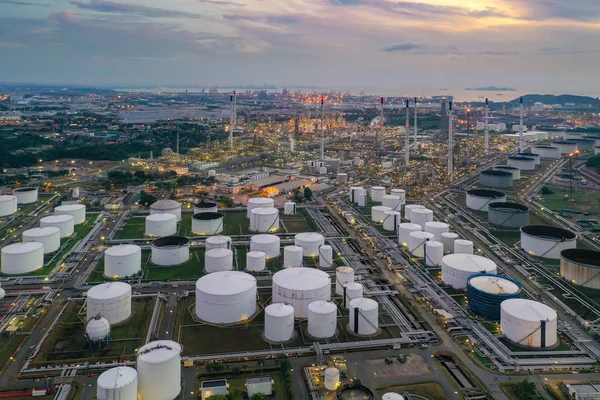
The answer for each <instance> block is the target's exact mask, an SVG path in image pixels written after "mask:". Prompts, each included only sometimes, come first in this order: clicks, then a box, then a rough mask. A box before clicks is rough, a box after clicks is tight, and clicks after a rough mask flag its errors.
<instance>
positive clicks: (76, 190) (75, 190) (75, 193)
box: [71, 187, 79, 199]
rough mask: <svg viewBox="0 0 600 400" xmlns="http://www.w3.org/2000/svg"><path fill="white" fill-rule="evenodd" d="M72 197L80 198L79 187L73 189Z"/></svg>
mask: <svg viewBox="0 0 600 400" xmlns="http://www.w3.org/2000/svg"><path fill="white" fill-rule="evenodd" d="M71 197H73V198H74V199H78V198H79V188H77V187H76V188H73V190H71Z"/></svg>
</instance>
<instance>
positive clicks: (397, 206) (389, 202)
mask: <svg viewBox="0 0 600 400" xmlns="http://www.w3.org/2000/svg"><path fill="white" fill-rule="evenodd" d="M382 205H384V206H387V207H389V208H391V209H392V211H400V210H401V209H402V199H401V198H400V197H399V196H395V195H393V194H386V195H385V196H383V199H382Z"/></svg>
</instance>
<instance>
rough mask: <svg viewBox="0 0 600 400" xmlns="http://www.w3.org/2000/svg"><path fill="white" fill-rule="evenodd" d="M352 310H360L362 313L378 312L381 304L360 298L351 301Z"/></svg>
mask: <svg viewBox="0 0 600 400" xmlns="http://www.w3.org/2000/svg"><path fill="white" fill-rule="evenodd" d="M352 308H358V309H359V310H361V311H370V310H376V309H377V308H379V303H377V302H376V301H375V300H372V299H367V298H366V297H360V298H356V299H352V300H350V309H352Z"/></svg>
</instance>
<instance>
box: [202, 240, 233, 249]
mask: <svg viewBox="0 0 600 400" xmlns="http://www.w3.org/2000/svg"><path fill="white" fill-rule="evenodd" d="M204 245H205V246H206V251H208V250H210V249H230V248H231V238H230V237H229V236H211V237H207V238H206V241H205V242H204Z"/></svg>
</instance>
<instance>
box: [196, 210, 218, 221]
mask: <svg viewBox="0 0 600 400" xmlns="http://www.w3.org/2000/svg"><path fill="white" fill-rule="evenodd" d="M192 218H193V219H196V220H199V221H212V220H217V219H220V218H223V214H221V213H218V212H205V213H199V214H194V215H192Z"/></svg>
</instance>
